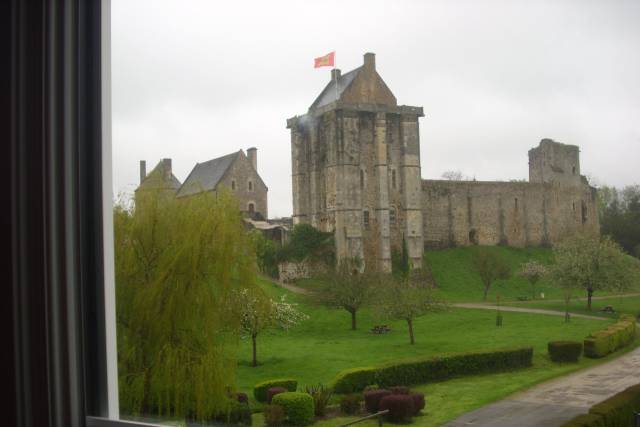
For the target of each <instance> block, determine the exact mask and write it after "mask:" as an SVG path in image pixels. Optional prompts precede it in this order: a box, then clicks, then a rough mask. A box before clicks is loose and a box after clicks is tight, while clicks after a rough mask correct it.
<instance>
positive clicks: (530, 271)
mask: <svg viewBox="0 0 640 427" xmlns="http://www.w3.org/2000/svg"><path fill="white" fill-rule="evenodd" d="M545 274H547V268H546V267H545V266H544V265H542V264H540V263H539V262H538V261H535V260H531V261H527V262H525V263H523V264H522V266H521V267H520V271H519V272H518V276H520V277H524V278H525V279H527V281H528V282H529V284H530V285H531V296H532V297H533V299H535V298H536V284H537V283H538V281H539V280H540V279H541V278H542V277H543V276H544V275H545Z"/></svg>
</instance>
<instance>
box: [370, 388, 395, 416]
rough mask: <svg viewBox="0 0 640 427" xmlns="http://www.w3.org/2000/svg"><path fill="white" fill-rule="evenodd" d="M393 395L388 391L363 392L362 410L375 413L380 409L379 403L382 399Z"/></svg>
mask: <svg viewBox="0 0 640 427" xmlns="http://www.w3.org/2000/svg"><path fill="white" fill-rule="evenodd" d="M390 394H393V393H392V392H391V391H390V390H385V389H382V388H380V389H377V390H369V391H365V392H364V408H365V409H366V410H367V412H370V413H372V414H373V413H376V412H378V411H379V408H380V401H381V400H382V398H383V397H385V396H389V395H390Z"/></svg>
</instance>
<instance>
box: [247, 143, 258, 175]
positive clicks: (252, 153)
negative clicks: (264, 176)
mask: <svg viewBox="0 0 640 427" xmlns="http://www.w3.org/2000/svg"><path fill="white" fill-rule="evenodd" d="M247 157H248V158H249V161H250V162H251V164H252V165H253V168H254V169H255V170H256V172H258V149H257V148H256V147H251V148H247Z"/></svg>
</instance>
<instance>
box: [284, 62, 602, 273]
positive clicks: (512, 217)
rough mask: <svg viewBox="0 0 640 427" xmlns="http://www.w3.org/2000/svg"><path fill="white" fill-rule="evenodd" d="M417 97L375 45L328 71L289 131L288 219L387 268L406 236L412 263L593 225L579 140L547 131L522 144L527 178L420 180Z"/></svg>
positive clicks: (542, 241) (549, 239)
mask: <svg viewBox="0 0 640 427" xmlns="http://www.w3.org/2000/svg"><path fill="white" fill-rule="evenodd" d="M423 115H424V114H423V110H422V107H412V106H405V105H398V104H397V101H396V98H395V96H394V95H393V93H392V92H391V91H390V90H389V88H388V87H387V85H386V84H385V82H384V81H383V80H382V78H381V77H380V75H379V74H378V73H377V71H376V66H375V55H374V54H372V53H367V54H365V55H364V64H363V65H362V66H361V67H358V68H356V69H354V70H352V71H350V72H348V73H346V74H344V75H342V74H341V73H340V70H332V72H331V80H330V82H329V83H328V84H327V86H326V87H325V89H324V90H323V91H322V92H321V93H320V95H319V96H318V98H317V99H316V100H315V101H314V103H313V104H312V105H311V107H310V108H309V111H308V112H307V114H304V115H301V116H296V117H293V118H291V119H288V120H287V128H289V129H290V131H291V160H292V186H293V223H294V224H299V223H310V224H311V225H313V226H314V227H316V228H318V229H320V230H323V231H333V232H335V241H336V252H337V255H338V259H343V258H346V257H359V258H360V259H363V260H364V264H365V265H368V266H374V268H376V269H380V270H383V271H389V270H390V268H391V251H392V248H394V249H395V250H399V249H400V248H401V245H402V239H403V238H404V239H405V240H406V242H407V248H408V252H409V257H410V260H411V262H412V264H413V265H414V267H419V266H420V265H421V263H422V255H423V251H424V247H425V246H427V247H449V246H455V245H469V244H482V245H496V244H504V245H512V246H526V245H546V244H553V243H554V242H556V241H558V240H560V239H561V238H562V237H563V236H565V235H568V234H570V233H573V232H575V231H578V230H585V229H589V230H594V231H596V232H597V231H598V230H599V222H598V216H597V210H596V200H595V197H596V195H595V189H593V188H592V187H590V186H589V184H588V183H587V181H586V179H585V178H584V177H583V176H581V175H580V164H579V149H578V147H577V146H571V145H565V144H560V143H557V142H554V141H551V140H548V139H545V140H543V141H542V142H541V143H540V145H539V147H537V148H534V149H532V150H530V152H529V169H530V174H529V182H528V183H526V182H478V181H471V182H468V181H467V182H465V181H434V180H422V178H421V170H420V131H419V122H418V120H419V118H420V117H423Z"/></svg>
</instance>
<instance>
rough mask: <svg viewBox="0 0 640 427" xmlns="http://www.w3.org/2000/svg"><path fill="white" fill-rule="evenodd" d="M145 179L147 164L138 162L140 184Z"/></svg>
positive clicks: (141, 161) (142, 161)
mask: <svg viewBox="0 0 640 427" xmlns="http://www.w3.org/2000/svg"><path fill="white" fill-rule="evenodd" d="M146 177H147V162H145V161H144V160H140V184H142V181H144V179H145V178H146Z"/></svg>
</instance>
